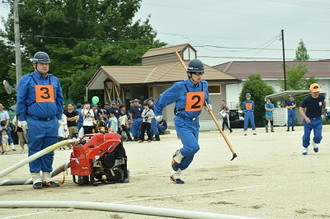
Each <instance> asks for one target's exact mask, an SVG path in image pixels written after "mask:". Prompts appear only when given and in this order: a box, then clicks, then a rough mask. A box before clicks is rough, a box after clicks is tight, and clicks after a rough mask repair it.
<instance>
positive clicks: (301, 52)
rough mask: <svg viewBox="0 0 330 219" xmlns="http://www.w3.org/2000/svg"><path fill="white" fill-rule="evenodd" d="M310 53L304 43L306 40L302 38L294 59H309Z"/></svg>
mask: <svg viewBox="0 0 330 219" xmlns="http://www.w3.org/2000/svg"><path fill="white" fill-rule="evenodd" d="M308 60H309V55H308V54H307V49H306V46H305V44H304V41H303V40H302V39H300V42H299V44H298V48H297V50H296V58H295V59H294V61H308Z"/></svg>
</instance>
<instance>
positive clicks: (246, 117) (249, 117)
mask: <svg viewBox="0 0 330 219" xmlns="http://www.w3.org/2000/svg"><path fill="white" fill-rule="evenodd" d="M249 122H250V124H251V127H252V130H255V129H256V125H255V124H254V114H253V112H251V111H248V112H244V131H246V130H247V129H248V125H249Z"/></svg>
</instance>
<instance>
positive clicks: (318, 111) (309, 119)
mask: <svg viewBox="0 0 330 219" xmlns="http://www.w3.org/2000/svg"><path fill="white" fill-rule="evenodd" d="M309 90H310V92H311V95H309V96H307V97H305V98H304V100H303V101H302V102H301V105H300V108H299V112H300V114H301V116H302V117H303V119H304V135H303V137H302V145H303V151H302V154H303V155H307V154H308V146H309V144H310V135H311V131H312V130H313V131H314V138H313V141H312V146H313V149H314V152H315V153H317V152H319V147H318V144H319V143H320V142H321V139H322V117H321V116H322V113H323V112H324V110H325V106H326V102H325V97H324V96H323V95H320V92H321V88H320V86H319V85H318V84H316V83H313V84H311V86H310V87H309Z"/></svg>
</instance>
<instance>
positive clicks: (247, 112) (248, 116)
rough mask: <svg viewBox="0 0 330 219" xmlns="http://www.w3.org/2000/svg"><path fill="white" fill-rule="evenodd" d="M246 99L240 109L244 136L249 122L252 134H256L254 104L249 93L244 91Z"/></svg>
mask: <svg viewBox="0 0 330 219" xmlns="http://www.w3.org/2000/svg"><path fill="white" fill-rule="evenodd" d="M245 98H246V100H245V101H244V102H243V104H242V109H243V112H244V136H246V135H247V133H246V131H247V129H248V125H249V123H251V126H252V130H253V135H256V134H257V133H256V132H255V130H256V125H255V124H254V108H255V104H254V101H253V100H251V94H250V93H246V95H245Z"/></svg>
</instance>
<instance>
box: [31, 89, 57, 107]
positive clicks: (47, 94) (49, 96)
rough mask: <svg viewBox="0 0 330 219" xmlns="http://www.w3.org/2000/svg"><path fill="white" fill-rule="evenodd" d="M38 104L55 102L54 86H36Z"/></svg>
mask: <svg viewBox="0 0 330 219" xmlns="http://www.w3.org/2000/svg"><path fill="white" fill-rule="evenodd" d="M35 90H36V102H37V103H41V102H55V98H54V87H53V85H35Z"/></svg>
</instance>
